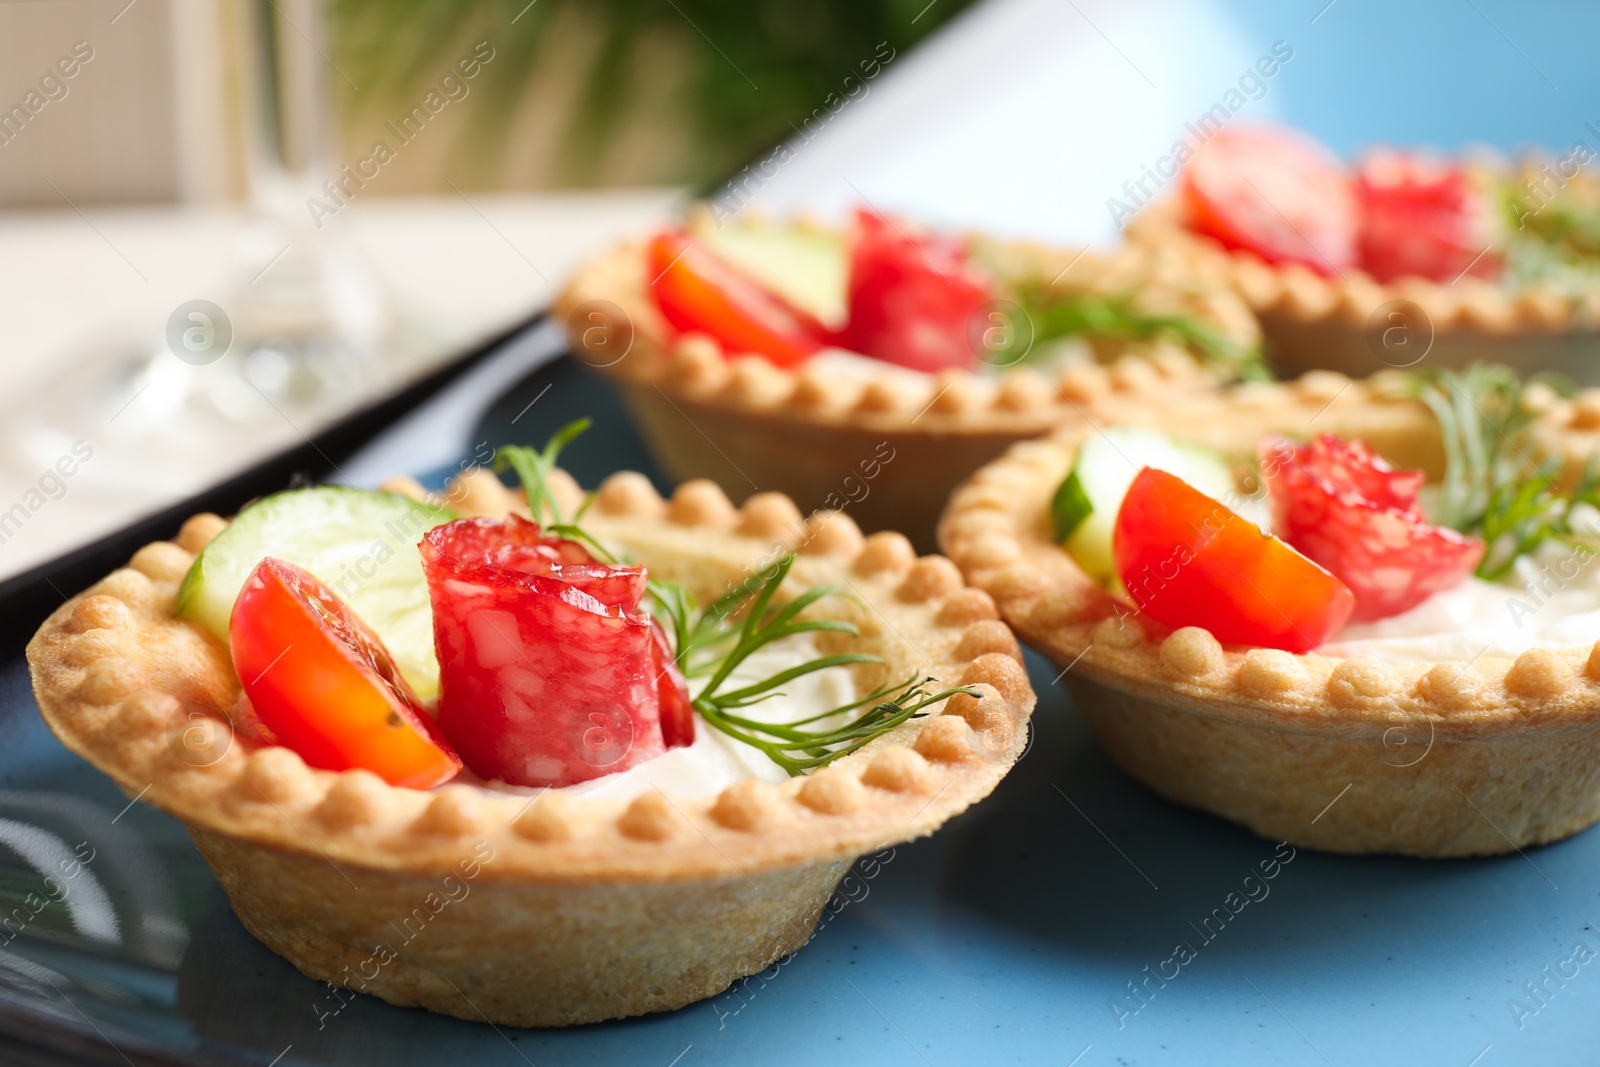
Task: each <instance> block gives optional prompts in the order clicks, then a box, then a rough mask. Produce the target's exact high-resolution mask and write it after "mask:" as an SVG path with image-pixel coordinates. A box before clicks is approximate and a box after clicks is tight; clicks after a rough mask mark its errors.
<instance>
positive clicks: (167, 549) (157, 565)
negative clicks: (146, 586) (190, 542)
mask: <svg viewBox="0 0 1600 1067" xmlns="http://www.w3.org/2000/svg"><path fill="white" fill-rule="evenodd" d="M193 563H194V557H193V556H191V555H190V554H189V553H187V552H185V551H184V550H183V549H181V548H179V547H178V546H177V545H175V544H173V543H172V542H171V541H157V542H155V543H154V544H149V545H145V546H144V547H143V548H141V549H139V551H137V552H135V553H134V554H133V558H132V559H131V560H129V561H128V565H129V566H130V567H132V568H133V569H134V570H136V571H138V572H139V573H141V574H143V575H144V576H145V577H147V578H150V579H152V580H153V581H157V582H181V581H182V580H183V576H184V575H185V574H187V573H189V567H190V565H191V564H193Z"/></svg>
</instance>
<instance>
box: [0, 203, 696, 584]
mask: <svg viewBox="0 0 1600 1067" xmlns="http://www.w3.org/2000/svg"><path fill="white" fill-rule="evenodd" d="M676 196H677V194H675V193H673V192H670V191H664V190H650V191H642V192H638V191H635V192H626V193H573V194H542V195H535V196H492V195H487V194H486V195H481V196H480V195H476V194H472V195H471V200H470V202H469V201H467V200H466V199H464V198H462V197H449V198H436V199H419V200H378V199H373V200H362V201H357V202H355V203H352V204H351V205H350V206H349V207H348V209H347V210H346V213H345V214H344V217H343V218H342V219H341V222H343V223H345V224H346V225H347V226H348V230H349V232H350V234H351V235H352V237H353V239H354V243H355V244H356V245H357V247H358V248H359V249H360V251H361V252H362V253H363V254H364V256H365V258H366V259H367V260H368V261H369V262H370V265H371V266H372V267H373V268H374V271H375V273H376V275H377V276H378V277H379V278H380V279H381V281H382V283H383V284H384V285H385V286H386V287H387V290H388V293H389V297H390V300H391V301H392V302H393V304H394V306H396V307H399V308H402V309H403V311H404V314H405V316H406V318H407V319H408V321H409V322H411V323H412V324H413V328H415V329H417V330H418V332H419V333H421V334H423V335H425V336H426V338H427V342H428V344H429V346H430V347H431V348H432V349H433V350H434V351H436V352H437V358H439V359H443V358H447V357H448V356H449V355H450V354H451V353H454V352H459V351H462V350H464V349H466V348H468V347H470V346H471V345H472V344H473V343H474V342H476V341H478V340H481V339H483V338H485V337H488V336H491V335H492V334H494V333H495V332H497V331H499V330H502V329H504V328H506V327H507V326H509V325H512V324H514V323H515V322H517V321H519V320H521V319H524V318H526V317H527V316H528V315H530V314H531V313H533V312H534V311H535V310H537V309H538V308H539V307H541V306H542V305H543V304H545V303H546V302H548V300H549V299H550V298H551V297H552V296H553V295H554V293H555V292H556V291H557V288H558V287H559V285H560V284H561V283H562V282H563V281H564V279H565V278H566V276H567V275H568V274H569V273H570V271H571V270H572V268H573V267H574V266H575V265H576V264H577V263H578V262H579V261H580V260H581V259H582V258H583V257H584V256H586V255H588V254H591V253H593V252H594V251H596V250H598V249H600V248H602V247H604V246H605V245H606V244H608V243H610V242H612V241H614V240H616V239H618V238H619V237H621V236H623V235H626V234H629V233H632V232H635V231H638V230H641V229H644V228H647V227H649V226H650V225H651V224H652V223H653V222H655V221H658V220H659V219H661V218H663V217H664V216H666V215H667V214H668V213H670V212H671V210H672V209H673V207H674V205H675V202H676ZM242 223H243V219H242V216H241V215H239V214H237V213H219V212H206V211H195V210H184V209H177V208H139V209H115V210H113V209H98V208H85V210H84V213H83V214H79V213H77V212H75V211H62V212H48V213H29V214H13V215H9V216H0V407H3V409H4V410H5V411H7V412H9V413H11V414H8V415H7V416H6V418H7V420H8V421H10V422H12V423H15V422H17V421H18V420H19V419H22V418H25V417H26V413H27V412H28V410H29V408H30V406H32V405H33V404H34V403H35V402H36V401H37V400H39V399H40V398H43V397H45V396H47V395H48V393H49V391H51V390H52V389H54V388H57V387H58V386H59V384H60V383H66V384H67V385H68V386H74V385H77V384H79V382H80V380H81V377H82V376H83V375H85V374H87V373H90V372H89V371H86V370H85V365H86V364H87V363H88V362H89V361H90V360H92V359H93V358H95V357H96V356H97V355H103V354H104V353H105V352H106V351H108V350H110V349H116V350H121V349H123V348H126V349H127V351H128V352H129V353H130V356H132V355H134V354H136V353H138V352H139V351H141V350H146V349H150V348H152V346H159V345H160V344H161V338H162V335H163V329H164V327H165V324H166V322H167V319H168V316H169V315H170V314H171V313H172V311H173V309H174V308H175V307H177V306H178V305H179V304H181V303H183V302H185V301H187V300H191V299H195V298H208V299H210V298H213V294H214V293H216V292H217V290H218V288H219V286H220V285H221V284H222V283H221V282H220V281H219V279H221V278H224V277H227V276H228V275H229V271H230V270H231V269H233V266H232V265H233V263H234V262H235V257H236V255H237V240H236V239H237V236H238V234H239V233H240V231H241V228H242ZM94 373H104V372H102V371H96V372H94ZM362 399H365V398H362ZM119 421H122V422H124V423H125V424H126V423H127V422H128V421H130V420H119ZM319 428H320V427H318V426H315V425H290V424H289V423H288V421H287V420H285V422H284V423H283V424H282V425H278V426H271V427H267V428H265V429H262V430H260V431H255V430H252V431H251V432H249V433H241V434H239V435H238V436H237V437H236V438H234V439H231V440H230V441H229V442H228V443H227V446H226V447H224V448H220V449H218V448H216V447H213V446H211V445H207V447H205V448H204V449H195V450H192V451H190V452H189V453H187V454H186V456H185V458H184V459H183V461H181V462H174V461H173V460H171V459H170V458H160V459H153V458H152V456H153V455H154V453H153V452H152V451H151V450H150V449H149V448H148V447H144V448H141V445H140V443H139V440H138V437H137V435H135V434H133V433H132V432H131V431H129V430H126V429H124V427H121V426H116V425H112V426H108V427H107V428H106V430H105V432H104V433H103V434H99V435H94V436H96V437H97V439H96V440H93V441H89V442H86V443H87V445H88V446H89V447H90V448H92V450H93V456H92V458H91V459H90V460H89V461H88V462H85V463H82V464H67V466H68V467H72V468H74V469H73V472H72V474H71V475H69V476H65V477H61V476H60V474H59V472H60V471H62V470H64V469H66V468H65V467H58V466H57V464H58V462H59V461H60V459H61V457H62V456H63V455H68V454H70V453H71V445H72V444H74V443H75V442H73V441H71V440H68V439H66V438H63V439H61V440H53V439H51V437H50V435H49V434H40V435H31V436H27V440H26V441H25V442H24V443H18V442H16V441H13V442H12V443H10V444H9V445H8V446H7V448H6V454H5V455H4V456H3V457H0V579H3V578H6V577H10V576H11V575H14V574H16V573H18V572H20V571H23V570H25V569H27V568H28V567H30V566H32V565H34V564H37V563H39V562H41V561H43V560H46V559H49V558H51V557H53V556H55V555H58V554H60V553H62V552H65V551H66V550H68V549H69V548H72V547H74V546H76V545H78V544H81V543H84V542H87V541H89V540H92V539H94V538H95V537H98V536H100V535H103V534H105V533H107V532H110V531H112V530H115V529H117V528H118V527H120V526H123V525H125V524H127V523H128V522H130V521H132V520H133V519H135V518H137V517H139V516H140V515H142V514H146V513H148V512H150V511H153V510H155V509H157V508H159V507H161V506H163V505H165V504H168V503H171V502H173V501H175V500H178V499H181V498H182V497H184V496H186V495H188V494H190V493H193V492H195V491H197V490H199V489H202V488H204V487H205V486H206V485H209V484H213V483H215V482H216V481H219V480H220V479H222V478H224V477H226V476H227V475H229V474H231V473H234V472H237V471H239V470H242V469H244V468H245V467H247V466H249V465H250V464H251V463H252V462H254V461H257V460H259V459H261V458H263V457H265V456H266V455H269V454H271V453H273V452H275V451H278V450H280V449H283V448H285V447H288V446H290V445H293V444H295V443H298V442H299V441H300V440H302V434H303V433H315V432H316V430H317V429H319ZM79 451H80V453H81V451H82V448H81V447H80V449H79ZM202 452H203V454H198V453H202ZM51 471H57V472H58V473H57V475H55V476H52V475H51V473H50V472H51ZM41 480H42V484H41ZM17 503H21V504H22V505H23V511H24V512H26V517H25V519H24V520H23V521H20V522H18V521H16V519H17V518H18V517H19V516H21V515H22V514H23V512H16V511H12V512H11V513H12V515H13V521H11V522H9V523H7V522H6V521H5V515H6V513H7V512H8V510H10V509H12V508H13V505H14V504H17Z"/></svg>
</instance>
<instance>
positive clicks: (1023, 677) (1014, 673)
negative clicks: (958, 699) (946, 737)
mask: <svg viewBox="0 0 1600 1067" xmlns="http://www.w3.org/2000/svg"><path fill="white" fill-rule="evenodd" d="M980 682H981V683H983V684H985V685H992V686H994V687H995V689H997V690H998V691H999V693H1000V695H1001V696H1003V697H1005V698H1006V700H1007V701H1008V702H1010V703H1012V704H1021V703H1022V702H1023V701H1025V700H1027V699H1028V697H1029V696H1030V695H1031V694H1032V692H1033V689H1032V688H1031V687H1030V686H1029V685H1028V672H1027V671H1025V670H1023V669H1022V664H1020V663H1018V662H1017V661H1016V660H1014V659H1012V658H1011V657H1010V656H1004V655H1001V654H1000V653H997V652H989V653H986V654H984V655H982V656H979V657H978V658H977V659H975V660H973V661H972V662H971V663H969V664H968V665H967V669H966V671H965V672H964V673H963V674H962V675H961V684H962V685H976V684H978V683H980ZM951 699H955V698H954V697H952V698H951Z"/></svg>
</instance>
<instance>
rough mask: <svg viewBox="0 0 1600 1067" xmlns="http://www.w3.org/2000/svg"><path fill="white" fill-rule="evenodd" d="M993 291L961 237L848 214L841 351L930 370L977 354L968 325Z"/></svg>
mask: <svg viewBox="0 0 1600 1067" xmlns="http://www.w3.org/2000/svg"><path fill="white" fill-rule="evenodd" d="M992 296H993V294H992V293H991V292H990V291H989V287H988V285H987V284H986V283H985V282H984V280H983V279H982V278H980V277H978V276H977V275H976V273H975V272H974V271H973V269H972V267H971V266H970V264H969V263H968V257H967V251H966V247H965V245H964V243H963V242H961V241H957V240H954V239H951V238H941V237H929V236H920V235H919V236H912V235H908V234H907V233H905V232H903V231H902V230H901V229H900V228H897V227H896V225H895V224H894V223H892V222H890V221H889V220H888V219H885V218H884V217H883V216H881V215H877V214H874V213H873V212H870V211H857V212H856V231H855V243H854V245H853V246H852V247H851V251H850V291H849V309H850V314H849V319H848V320H847V322H846V323H845V326H844V329H842V330H840V331H839V333H838V335H837V336H836V338H835V342H836V343H837V344H838V345H839V347H841V348H848V349H850V350H851V351H852V352H859V353H861V354H862V355H864V356H872V357H873V358H874V359H881V360H884V361H886V362H889V363H898V364H900V365H901V366H903V367H910V368H912V369H913V370H920V371H928V372H930V373H932V372H935V371H940V370H944V369H945V368H947V367H969V366H971V365H972V363H973V362H974V360H975V359H976V358H977V354H976V353H975V352H974V350H973V347H972V344H971V342H970V341H969V340H968V329H969V324H970V323H971V322H972V320H973V316H975V315H976V314H978V312H979V309H981V308H982V307H983V305H984V304H985V303H987V302H988V301H989V300H990V299H991V297H992Z"/></svg>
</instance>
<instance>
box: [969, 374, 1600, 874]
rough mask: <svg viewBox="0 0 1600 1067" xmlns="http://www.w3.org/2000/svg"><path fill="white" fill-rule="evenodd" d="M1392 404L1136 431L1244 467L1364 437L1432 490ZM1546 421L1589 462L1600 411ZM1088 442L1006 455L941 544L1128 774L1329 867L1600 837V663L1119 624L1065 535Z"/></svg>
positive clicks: (1165, 421) (1412, 426)
mask: <svg viewBox="0 0 1600 1067" xmlns="http://www.w3.org/2000/svg"><path fill="white" fill-rule="evenodd" d="M1382 388H1383V383H1382V382H1381V380H1380V381H1378V382H1351V381H1349V380H1347V379H1343V378H1341V377H1340V376H1338V375H1335V374H1332V373H1328V372H1323V373H1319V374H1314V375H1308V376H1306V377H1304V378H1302V379H1300V380H1299V381H1298V382H1295V383H1291V384H1282V385H1279V384H1272V385H1267V384H1250V385H1245V386H1241V387H1238V388H1236V389H1234V390H1231V391H1229V392H1228V393H1226V394H1223V395H1218V396H1214V397H1208V398H1204V399H1202V400H1198V401H1196V402H1195V403H1194V404H1192V405H1190V406H1188V407H1186V408H1184V409H1183V410H1181V411H1173V410H1168V411H1165V412H1160V413H1147V414H1146V415H1145V416H1144V417H1142V418H1132V419H1129V420H1125V421H1128V422H1135V423H1139V422H1142V423H1143V424H1144V425H1147V426H1151V427H1152V428H1159V429H1161V430H1163V431H1165V432H1168V433H1172V434H1175V435H1177V436H1180V437H1185V438H1189V439H1192V440H1196V441H1199V442H1203V443H1206V444H1209V445H1212V446H1214V447H1218V448H1222V449H1225V450H1227V451H1229V452H1233V453H1236V454H1237V453H1240V452H1244V453H1248V452H1250V451H1251V450H1252V449H1253V447H1254V445H1255V443H1256V442H1257V441H1258V440H1259V439H1260V438H1261V437H1262V436H1265V435H1266V434H1268V433H1275V432H1276V433H1288V434H1294V435H1299V436H1306V435H1309V434H1312V433H1320V432H1324V431H1326V432H1333V433H1339V434H1343V435H1347V436H1355V437H1365V438H1367V439H1368V440H1369V441H1370V442H1371V443H1372V444H1373V445H1374V446H1375V447H1376V448H1378V450H1379V451H1380V452H1382V453H1384V454H1385V455H1386V456H1387V457H1388V458H1389V459H1390V460H1391V461H1392V462H1395V463H1396V464H1398V465H1404V466H1412V467H1421V468H1423V469H1425V470H1428V471H1429V472H1430V473H1431V474H1432V475H1433V476H1434V477H1437V476H1438V474H1439V472H1440V467H1441V465H1442V456H1441V454H1440V449H1439V442H1438V430H1437V426H1436V424H1435V423H1434V421H1433V418H1432V416H1431V415H1429V414H1428V413H1427V411H1426V409H1425V408H1424V407H1423V406H1422V405H1420V404H1418V403H1415V402H1411V401H1400V400H1390V399H1381V398H1380V397H1381V395H1382ZM1391 395H1392V394H1391ZM1546 402H1547V404H1548V407H1547V410H1546V411H1545V413H1544V415H1543V418H1542V429H1543V431H1544V432H1545V433H1546V434H1548V435H1549V436H1550V438H1551V443H1552V444H1553V445H1555V446H1556V447H1559V448H1561V449H1563V450H1564V451H1565V453H1566V454H1567V455H1568V456H1569V458H1572V459H1574V460H1576V458H1577V457H1581V456H1587V455H1589V454H1591V453H1592V452H1593V451H1594V449H1595V448H1596V447H1600V437H1597V435H1596V433H1595V426H1596V424H1597V423H1596V420H1595V419H1593V417H1592V416H1590V415H1586V414H1584V412H1585V411H1586V410H1587V409H1588V408H1589V407H1591V406H1593V405H1595V404H1596V403H1597V402H1600V394H1596V393H1594V392H1593V391H1591V392H1590V393H1587V394H1585V395H1584V396H1583V397H1580V398H1579V399H1578V400H1577V401H1561V400H1556V399H1554V398H1546ZM1093 432H1095V431H1094V430H1093V429H1088V430H1085V429H1084V428H1081V427H1063V428H1062V429H1061V430H1060V431H1058V432H1057V433H1055V434H1053V435H1051V436H1050V437H1048V438H1045V439H1041V440H1038V441H1030V442H1023V443H1021V444H1018V445H1016V446H1015V447H1013V448H1012V449H1011V450H1010V451H1009V452H1007V454H1006V455H1005V456H1004V457H1003V458H1001V459H1000V460H997V461H996V462H994V463H992V464H990V465H989V466H987V467H985V468H984V469H983V470H981V471H980V472H978V474H976V475H975V476H974V477H973V478H972V479H971V480H970V481H968V482H967V483H966V484H965V485H963V486H962V487H961V488H960V489H959V490H957V492H956V493H955V495H954V496H953V497H952V498H951V500H950V505H949V507H948V509H947V510H946V512H945V515H944V518H943V520H942V521H941V524H940V541H941V543H942V544H943V545H944V547H945V550H946V551H947V552H948V553H949V555H950V558H951V559H952V560H954V561H955V562H956V564H957V565H958V566H959V567H960V568H961V570H962V573H963V574H964V576H965V577H966V578H967V580H968V581H969V582H971V583H972V584H973V585H975V586H977V587H978V588H980V589H983V590H986V591H987V592H989V593H990V594H991V595H992V596H993V597H994V599H995V602H996V604H997V605H998V606H999V608H1000V613H1001V617H1002V618H1004V619H1005V620H1006V621H1007V622H1008V623H1010V624H1011V626H1012V627H1013V628H1014V629H1015V630H1016V632H1017V633H1018V634H1019V635H1020V636H1021V637H1022V638H1023V640H1024V641H1026V642H1027V643H1028V644H1029V645H1031V646H1033V647H1034V648H1036V649H1038V650H1039V651H1041V652H1043V653H1044V654H1045V655H1047V656H1048V657H1049V658H1050V659H1051V660H1052V661H1053V662H1055V663H1056V665H1057V666H1058V667H1060V668H1062V669H1063V671H1064V673H1063V676H1062V680H1063V682H1064V683H1065V684H1066V685H1067V686H1068V687H1069V688H1070V689H1071V690H1072V692H1073V693H1074V696H1075V698H1076V704H1077V706H1078V708H1079V710H1080V711H1081V712H1082V713H1083V715H1084V716H1085V718H1086V719H1087V720H1088V722H1089V724H1090V726H1091V727H1092V728H1093V729H1094V731H1095V733H1096V734H1097V735H1098V736H1099V738H1100V740H1101V741H1102V742H1103V743H1104V744H1105V746H1106V748H1107V749H1108V750H1109V751H1110V753H1111V755H1112V756H1113V758H1115V759H1116V760H1117V762H1118V763H1120V764H1121V765H1122V766H1123V767H1124V768H1125V769H1126V770H1128V771H1129V773H1131V774H1133V775H1134V776H1135V777H1137V778H1139V779H1140V780H1142V781H1144V782H1145V783H1146V784H1148V785H1149V786H1150V787H1151V788H1153V789H1155V790H1156V791H1157V792H1159V793H1161V794H1162V795H1164V796H1167V797H1169V798H1171V799H1174V800H1178V801H1181V802H1183V803H1186V804H1192V805H1194V806H1196V807H1200V808H1205V809H1206V810H1209V811H1212V812H1215V813H1217V814H1220V815H1223V816H1225V817H1227V818H1230V819H1233V820H1234V821H1237V822H1241V823H1243V824H1245V825H1246V826H1249V827H1250V828H1251V829H1253V830H1255V831H1257V832H1258V833H1260V834H1262V835H1264V836H1267V837H1271V838H1274V839H1280V840H1288V841H1290V842H1293V843H1294V844H1297V845H1303V846H1306V847H1310V848H1320V849H1326V850H1329V851H1335V852H1396V853H1406V854H1411V855H1419V856H1464V855H1482V854H1490V853H1497V852H1505V851H1508V850H1510V849H1513V848H1518V847H1521V846H1523V845H1528V844H1536V843H1540V842H1546V841H1553V840H1556V839H1558V838H1561V837H1564V836H1567V835H1568V834H1572V833H1574V832H1576V831H1577V830H1580V829H1582V828H1583V827H1585V826H1588V825H1590V824H1591V823H1593V822H1595V821H1596V820H1597V819H1600V788H1596V786H1595V782H1596V778H1597V774H1600V646H1595V647H1583V648H1561V649H1556V648H1550V649H1545V648H1540V649H1534V650H1532V651H1529V652H1526V653H1524V654H1522V655H1521V656H1519V657H1517V658H1516V659H1515V660H1496V659H1489V658H1484V659H1479V660H1478V661H1476V662H1474V663H1459V662H1446V663H1436V664H1427V665H1416V666H1406V665H1401V664H1395V663H1386V662H1381V661H1379V660H1377V659H1375V658H1371V657H1358V658H1352V659H1340V658H1337V657H1331V656H1325V655H1321V654H1317V653H1311V654H1307V655H1303V656H1296V655H1292V654H1290V653H1287V652H1282V651H1277V650H1271V649H1251V648H1240V647H1223V646H1222V645H1221V644H1219V643H1218V642H1217V640H1216V639H1215V638H1214V637H1213V636H1212V635H1211V634H1210V633H1209V632H1208V631H1206V630H1204V629H1202V628H1199V627H1185V628H1183V629H1179V630H1176V631H1171V630H1168V629H1166V628H1165V627H1162V626H1159V625H1157V624H1155V623H1153V622H1150V621H1148V620H1142V619H1140V618H1139V617H1138V616H1136V615H1132V614H1126V615H1122V614H1121V613H1119V612H1118V611H1117V610H1116V608H1115V604H1116V602H1115V601H1114V600H1113V599H1112V597H1111V596H1110V595H1108V594H1107V593H1105V592H1104V591H1103V590H1102V589H1100V587H1099V586H1097V585H1096V584H1095V583H1094V582H1093V581H1092V580H1091V579H1089V578H1088V577H1087V576H1086V575H1085V574H1084V573H1083V572H1082V571H1081V570H1079V569H1078V567H1077V566H1076V564H1074V563H1073V561H1072V559H1071V557H1070V556H1069V555H1068V554H1067V553H1066V552H1065V551H1063V550H1062V549H1061V548H1059V547H1058V546H1057V544H1056V543H1055V541H1054V538H1053V536H1052V530H1051V527H1050V518H1049V505H1050V499H1051V496H1052V494H1053V492H1054V490H1055V488H1056V486H1057V485H1059V484H1060V482H1061V480H1062V479H1063V478H1064V477H1065V476H1066V474H1067V472H1068V471H1069V470H1070V469H1071V465H1072V460H1073V457H1074V455H1075V454H1076V449H1077V447H1078V444H1079V443H1080V442H1081V441H1082V440H1083V439H1084V435H1085V434H1086V433H1093Z"/></svg>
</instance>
